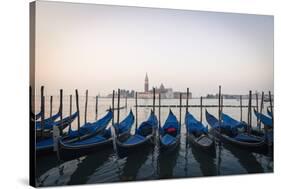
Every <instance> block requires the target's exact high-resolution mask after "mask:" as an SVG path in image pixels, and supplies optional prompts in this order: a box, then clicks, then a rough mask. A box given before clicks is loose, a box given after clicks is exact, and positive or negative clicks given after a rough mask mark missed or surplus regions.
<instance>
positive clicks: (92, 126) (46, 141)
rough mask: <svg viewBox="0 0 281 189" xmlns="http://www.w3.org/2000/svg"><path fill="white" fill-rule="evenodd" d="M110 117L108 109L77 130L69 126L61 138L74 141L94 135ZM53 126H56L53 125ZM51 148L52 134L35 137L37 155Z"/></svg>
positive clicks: (52, 143) (52, 142)
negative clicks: (95, 119)
mask: <svg viewBox="0 0 281 189" xmlns="http://www.w3.org/2000/svg"><path fill="white" fill-rule="evenodd" d="M111 119H112V112H111V111H108V113H107V114H106V115H105V116H104V117H103V118H101V119H99V120H98V121H96V122H93V123H90V122H88V123H86V124H85V125H83V126H82V127H81V128H80V129H79V130H75V131H73V130H72V129H71V127H70V128H69V131H68V133H66V134H64V135H63V136H62V140H64V141H65V142H66V141H68V142H74V141H77V140H81V139H84V138H87V137H90V136H93V135H96V134H98V133H100V132H102V131H103V130H104V129H105V128H106V126H107V125H108V123H109V122H110V120H111ZM54 127H57V126H56V125H54ZM53 148H54V139H53V137H52V136H51V137H46V138H45V137H41V138H38V139H36V154H37V155H40V154H46V153H50V152H53Z"/></svg>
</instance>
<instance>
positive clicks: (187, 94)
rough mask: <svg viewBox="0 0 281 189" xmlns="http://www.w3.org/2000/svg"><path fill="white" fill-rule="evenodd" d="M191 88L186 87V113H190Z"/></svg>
mask: <svg viewBox="0 0 281 189" xmlns="http://www.w3.org/2000/svg"><path fill="white" fill-rule="evenodd" d="M188 100H189V88H187V89H186V113H188Z"/></svg>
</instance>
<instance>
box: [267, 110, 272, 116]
mask: <svg viewBox="0 0 281 189" xmlns="http://www.w3.org/2000/svg"><path fill="white" fill-rule="evenodd" d="M267 114H268V115H269V116H270V117H271V118H272V116H273V114H272V112H271V111H270V109H269V108H267Z"/></svg>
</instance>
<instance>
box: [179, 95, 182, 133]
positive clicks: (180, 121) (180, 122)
mask: <svg viewBox="0 0 281 189" xmlns="http://www.w3.org/2000/svg"><path fill="white" fill-rule="evenodd" d="M181 107H182V93H180V112H179V113H180V128H181Z"/></svg>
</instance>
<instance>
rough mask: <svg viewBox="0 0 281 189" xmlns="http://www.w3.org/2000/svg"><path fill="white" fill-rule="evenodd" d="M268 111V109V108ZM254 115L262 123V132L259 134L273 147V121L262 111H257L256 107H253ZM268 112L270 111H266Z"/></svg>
mask: <svg viewBox="0 0 281 189" xmlns="http://www.w3.org/2000/svg"><path fill="white" fill-rule="evenodd" d="M268 111H269V110H268ZM254 113H255V116H256V117H257V119H259V120H260V121H261V123H262V124H263V125H264V132H262V134H261V136H264V137H265V138H266V139H267V140H266V142H267V144H268V145H269V146H271V147H273V140H274V139H273V121H272V117H268V116H266V115H264V114H262V113H258V112H257V110H256V109H254ZM268 114H270V113H268ZM269 116H270V115H269Z"/></svg>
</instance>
